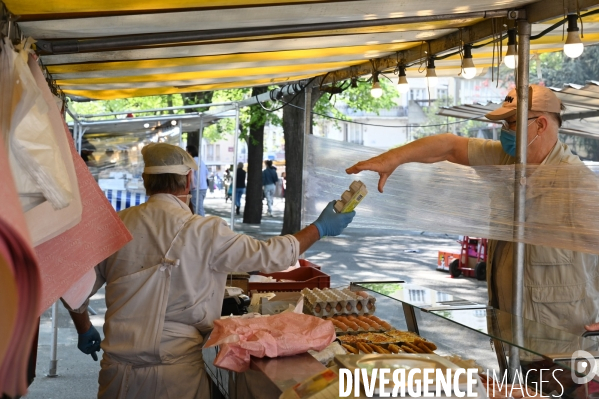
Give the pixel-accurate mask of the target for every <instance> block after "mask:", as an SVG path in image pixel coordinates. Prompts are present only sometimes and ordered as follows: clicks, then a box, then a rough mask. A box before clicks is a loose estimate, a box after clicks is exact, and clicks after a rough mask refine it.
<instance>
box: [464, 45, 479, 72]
mask: <svg viewBox="0 0 599 399" xmlns="http://www.w3.org/2000/svg"><path fill="white" fill-rule="evenodd" d="M475 76H476V67H475V66H474V61H473V60H472V45H471V44H465V45H464V58H463V59H462V77H463V78H464V79H472V78H473V77H475Z"/></svg>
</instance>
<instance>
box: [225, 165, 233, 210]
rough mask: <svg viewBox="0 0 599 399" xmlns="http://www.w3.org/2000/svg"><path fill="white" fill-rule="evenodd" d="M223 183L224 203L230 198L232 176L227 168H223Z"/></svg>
mask: <svg viewBox="0 0 599 399" xmlns="http://www.w3.org/2000/svg"><path fill="white" fill-rule="evenodd" d="M223 182H224V184H225V203H226V202H227V201H228V200H229V198H231V194H232V193H231V184H233V176H231V172H230V171H229V169H227V170H225V177H224V178H223Z"/></svg>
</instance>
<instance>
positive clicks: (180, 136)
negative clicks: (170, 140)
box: [177, 119, 183, 148]
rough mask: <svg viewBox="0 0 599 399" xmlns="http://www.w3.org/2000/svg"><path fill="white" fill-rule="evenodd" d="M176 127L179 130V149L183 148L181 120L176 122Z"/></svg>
mask: <svg viewBox="0 0 599 399" xmlns="http://www.w3.org/2000/svg"><path fill="white" fill-rule="evenodd" d="M177 127H178V128H179V147H181V148H183V122H181V119H179V120H178V121H177Z"/></svg>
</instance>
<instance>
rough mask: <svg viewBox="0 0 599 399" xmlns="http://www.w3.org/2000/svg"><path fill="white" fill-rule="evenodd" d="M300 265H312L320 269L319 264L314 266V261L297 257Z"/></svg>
mask: <svg viewBox="0 0 599 399" xmlns="http://www.w3.org/2000/svg"><path fill="white" fill-rule="evenodd" d="M298 260H299V264H300V266H301V267H313V268H315V269H317V270H320V266H316V265H315V264H314V263H312V262H310V261H309V260H306V259H298Z"/></svg>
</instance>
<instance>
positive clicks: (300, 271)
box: [248, 266, 331, 292]
mask: <svg viewBox="0 0 599 399" xmlns="http://www.w3.org/2000/svg"><path fill="white" fill-rule="evenodd" d="M260 274H261V275H262V276H269V277H272V278H274V279H276V280H293V281H290V282H280V283H251V282H250V283H249V284H248V290H249V291H250V292H252V291H257V292H289V291H301V290H302V289H304V288H329V287H330V286H331V276H329V275H328V274H326V273H323V272H321V271H320V270H318V269H316V268H314V267H310V266H303V267H299V268H297V269H294V270H291V271H289V272H278V273H271V274H265V273H260Z"/></svg>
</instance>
